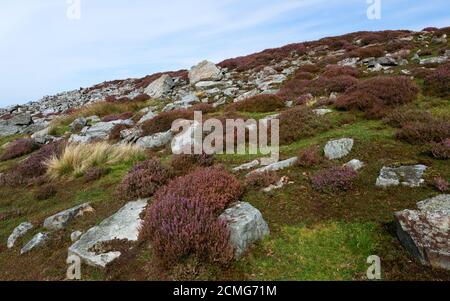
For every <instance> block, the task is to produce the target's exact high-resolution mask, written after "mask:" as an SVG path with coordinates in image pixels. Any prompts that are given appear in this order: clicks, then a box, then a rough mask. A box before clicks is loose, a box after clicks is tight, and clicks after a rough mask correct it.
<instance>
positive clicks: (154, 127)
mask: <svg viewBox="0 0 450 301" xmlns="http://www.w3.org/2000/svg"><path fill="white" fill-rule="evenodd" d="M193 117H194V114H193V112H192V111H190V110H174V111H170V112H162V113H161V114H158V116H156V117H155V118H152V119H150V120H147V121H145V122H144V123H143V124H142V132H143V136H151V135H153V134H157V133H162V132H167V131H168V130H170V129H171V127H172V123H173V122H174V121H175V120H177V119H188V120H192V118H193Z"/></svg>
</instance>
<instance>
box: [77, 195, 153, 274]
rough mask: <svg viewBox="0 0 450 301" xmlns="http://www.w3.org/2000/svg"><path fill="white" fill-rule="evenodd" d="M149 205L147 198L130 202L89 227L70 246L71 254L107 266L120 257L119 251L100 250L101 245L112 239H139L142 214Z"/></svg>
mask: <svg viewBox="0 0 450 301" xmlns="http://www.w3.org/2000/svg"><path fill="white" fill-rule="evenodd" d="M146 206H147V200H138V201H135V202H130V203H128V204H126V205H125V206H124V207H122V208H121V209H120V210H119V211H118V212H117V213H116V214H114V215H112V216H111V217H109V218H107V219H105V220H104V221H103V222H101V223H100V224H99V225H98V226H95V227H93V228H91V229H89V230H88V231H87V232H86V233H85V234H83V235H82V236H81V238H80V239H79V240H78V241H77V242H75V243H74V244H73V245H72V246H71V247H70V248H69V255H76V256H78V257H80V258H81V259H82V261H84V262H85V263H87V264H89V265H91V266H97V267H105V266H106V265H107V264H108V263H110V262H112V261H113V260H115V259H117V258H118V257H120V255H121V252H119V251H109V250H105V251H103V252H102V251H99V250H101V245H102V244H104V243H108V242H112V241H115V240H116V241H122V240H126V241H130V242H134V241H137V239H138V235H139V227H140V225H141V223H142V220H141V218H140V214H141V213H142V212H143V211H144V209H145V207H146Z"/></svg>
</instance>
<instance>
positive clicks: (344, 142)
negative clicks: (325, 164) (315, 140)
mask: <svg viewBox="0 0 450 301" xmlns="http://www.w3.org/2000/svg"><path fill="white" fill-rule="evenodd" d="M353 143H354V140H353V139H350V138H343V139H339V140H332V141H329V142H328V143H327V145H325V149H324V151H325V157H326V158H327V159H329V160H336V159H341V158H344V157H345V156H347V155H348V154H350V152H351V151H352V149H353Z"/></svg>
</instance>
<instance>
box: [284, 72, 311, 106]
mask: <svg viewBox="0 0 450 301" xmlns="http://www.w3.org/2000/svg"><path fill="white" fill-rule="evenodd" d="M309 83H310V81H309V80H304V79H296V78H293V79H291V80H288V81H286V82H284V83H283V85H282V86H281V88H280V91H279V92H278V94H277V95H278V96H279V97H281V98H282V99H284V100H285V101H290V100H292V101H295V100H297V98H298V97H300V96H301V95H304V94H306V93H307V90H306V88H307V86H308V85H309Z"/></svg>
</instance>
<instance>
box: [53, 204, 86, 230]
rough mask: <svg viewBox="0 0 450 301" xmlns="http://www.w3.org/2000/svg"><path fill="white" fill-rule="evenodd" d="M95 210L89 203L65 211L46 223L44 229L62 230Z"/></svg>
mask: <svg viewBox="0 0 450 301" xmlns="http://www.w3.org/2000/svg"><path fill="white" fill-rule="evenodd" d="M92 211H94V209H93V208H92V207H91V206H90V204H89V203H84V204H82V205H79V206H76V207H73V208H70V209H67V210H64V211H62V212H59V213H57V214H55V215H53V216H50V217H48V218H46V219H45V221H44V228H45V229H47V230H50V231H56V230H62V229H65V228H66V227H67V225H68V224H69V223H70V222H71V221H72V220H73V219H74V218H76V217H79V216H82V215H83V214H84V213H86V212H92Z"/></svg>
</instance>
